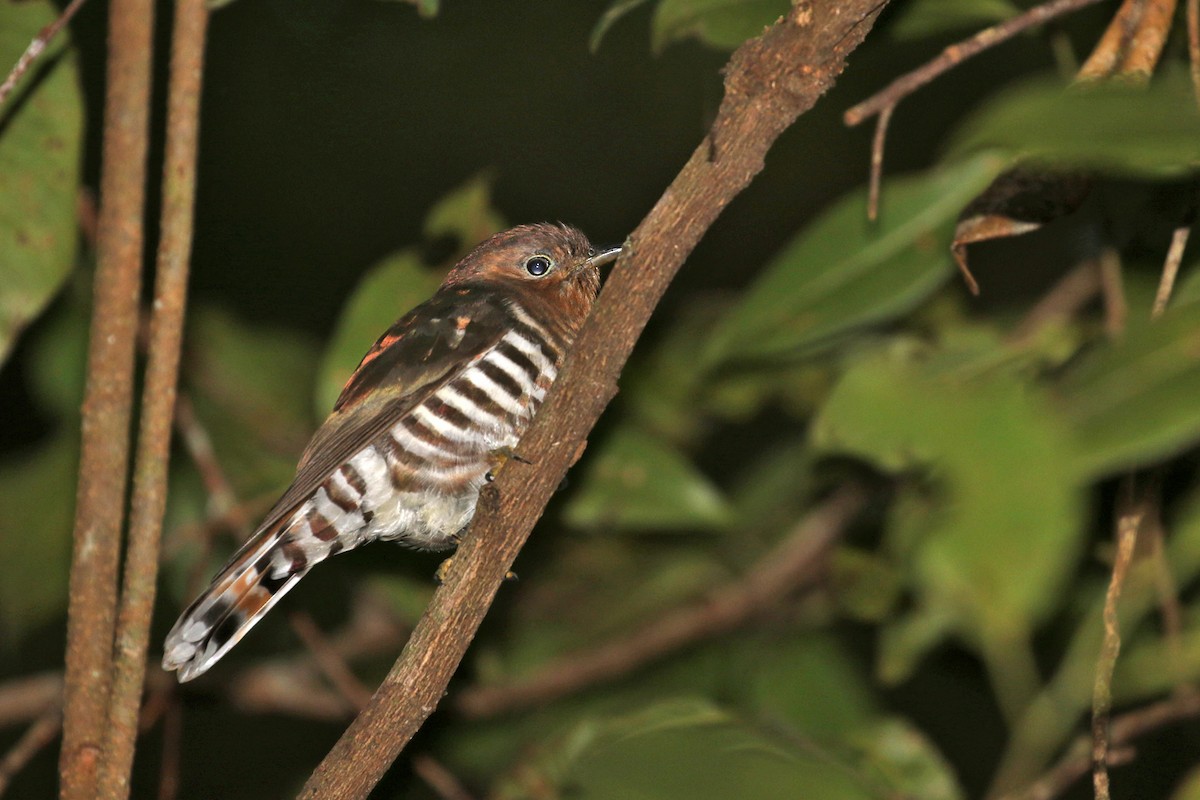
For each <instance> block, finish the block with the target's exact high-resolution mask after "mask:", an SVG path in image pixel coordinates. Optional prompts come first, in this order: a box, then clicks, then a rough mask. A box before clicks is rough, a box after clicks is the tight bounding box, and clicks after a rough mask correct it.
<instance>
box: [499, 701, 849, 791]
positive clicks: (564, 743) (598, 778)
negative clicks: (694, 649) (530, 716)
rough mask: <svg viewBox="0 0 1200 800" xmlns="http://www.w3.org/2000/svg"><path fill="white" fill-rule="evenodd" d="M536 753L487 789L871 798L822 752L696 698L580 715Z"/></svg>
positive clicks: (843, 767) (840, 766) (846, 772)
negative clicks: (513, 775)
mask: <svg viewBox="0 0 1200 800" xmlns="http://www.w3.org/2000/svg"><path fill="white" fill-rule="evenodd" d="M539 755H540V757H539V758H538V759H536V760H534V761H532V762H530V763H529V764H527V765H526V767H525V768H524V769H523V770H521V771H519V772H518V773H517V774H518V776H519V779H516V780H513V781H512V782H510V783H509V784H507V785H504V786H501V787H497V788H498V791H497V792H496V796H497V797H500V798H525V797H532V796H546V787H547V786H549V787H563V788H565V787H569V788H570V791H571V797H574V798H579V800H588V798H614V797H620V798H627V799H628V800H652V799H653V798H664V797H722V798H724V797H752V798H755V800H772V798H780V800H783V798H787V800H806V799H807V798H811V799H812V800H823V799H824V798H838V800H855V799H856V798H864V800H865V799H866V798H870V797H872V796H873V795H872V794H871V793H870V792H868V791H867V789H866V788H864V787H863V786H862V785H861V784H860V782H859V780H858V779H857V778H856V777H855V776H854V775H853V774H852V772H851V771H850V770H849V769H848V768H847V767H845V766H843V765H841V764H838V763H837V762H835V761H834V760H833V759H832V758H831V757H830V756H829V755H828V754H824V753H819V752H814V748H813V747H811V746H810V747H802V746H798V745H797V744H795V743H793V742H790V741H787V740H785V739H783V738H781V737H776V736H774V735H772V734H769V733H767V732H765V731H763V730H760V729H759V728H757V727H755V726H754V725H752V724H749V723H747V722H744V721H742V720H740V719H738V718H737V717H735V716H733V715H731V714H729V713H728V712H725V711H723V710H721V709H719V708H717V707H716V706H714V705H712V704H710V703H708V702H706V701H701V700H694V701H692V700H676V701H667V702H662V703H659V704H657V705H654V706H651V707H649V708H647V709H645V710H643V711H641V712H639V713H637V714H633V715H630V716H624V717H615V718H602V719H595V720H586V721H583V722H581V723H579V724H578V725H576V726H575V727H574V728H572V729H571V730H570V731H568V732H567V733H566V734H564V735H563V736H561V737H559V739H558V740H557V741H556V742H555V743H553V744H552V745H550V746H548V747H546V748H544V749H543V751H542V752H541V753H540V754H539ZM539 789H540V791H539ZM535 793H536V795H535Z"/></svg>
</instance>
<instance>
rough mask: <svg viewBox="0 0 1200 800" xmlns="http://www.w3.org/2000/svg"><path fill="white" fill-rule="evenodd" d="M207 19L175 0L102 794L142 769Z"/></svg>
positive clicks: (198, 1) (120, 790) (117, 791)
mask: <svg viewBox="0 0 1200 800" xmlns="http://www.w3.org/2000/svg"><path fill="white" fill-rule="evenodd" d="M207 23H208V9H207V7H206V6H205V4H204V0H179V2H177V3H176V5H175V21H174V30H173V32H172V37H171V70H170V78H169V83H168V88H167V142H166V153H165V156H164V160H163V207H162V226H161V229H162V236H161V239H160V241H159V247H158V262H157V267H156V270H155V275H156V277H155V287H154V307H153V312H152V316H151V319H150V337H149V341H150V346H149V358H148V361H147V365H146V377H145V388H144V394H143V398H142V410H141V425H140V430H139V432H138V452H137V464H136V468H135V471H134V477H133V499H132V503H131V506H130V522H129V544H128V552H127V553H126V557H125V580H124V586H123V587H122V589H123V590H122V594H121V609H120V613H119V615H118V618H117V630H116V646H115V648H114V650H115V657H114V672H113V684H112V695H111V699H110V701H109V713H108V727H107V730H106V736H105V740H104V751H103V754H102V760H101V764H100V774H99V778H98V783H97V786H98V792H97V796H98V797H100V798H102V799H103V800H123V798H127V797H128V796H129V776H130V772H131V771H132V769H133V753H134V748H135V746H136V741H137V734H138V717H139V709H140V708H141V700H142V688H143V684H144V683H145V678H146V653H147V651H148V649H149V640H150V617H151V615H152V614H153V611H154V594H155V585H156V583H157V578H158V557H159V544H160V541H161V538H162V523H163V514H164V513H165V511H166V505H167V464H168V461H169V458H170V446H171V419H172V416H173V414H174V411H175V384H176V379H177V377H178V375H179V351H180V346H181V344H182V341H183V317H184V309H185V307H186V305H187V277H188V260H189V258H190V255H191V250H192V216H193V213H192V212H193V208H194V205H195V196H196V150H197V139H198V133H199V117H200V86H201V74H202V72H203V70H202V66H203V63H204V34H205V28H206V26H207Z"/></svg>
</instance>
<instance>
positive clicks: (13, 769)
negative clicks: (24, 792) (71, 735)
mask: <svg viewBox="0 0 1200 800" xmlns="http://www.w3.org/2000/svg"><path fill="white" fill-rule="evenodd" d="M61 730H62V706H60V705H59V704H58V703H51V704H50V705H49V706H47V708H46V710H45V711H43V712H42V713H41V716H39V717H38V718H37V719H35V720H34V721H33V724H32V725H30V726H29V728H28V729H27V730H26V731H25V733H24V734H23V735H22V736H21V738H20V739H18V740H17V743H16V744H14V745H13V746H12V748H11V749H10V750H9V751H8V752H7V753H5V754H4V758H2V759H0V797H3V796H4V793H5V792H6V791H8V786H9V784H10V783H12V779H13V778H14V777H16V775H17V773H19V772H20V771H21V770H23V769H24V768H25V765H26V764H28V763H29V762H30V761H32V760H33V757H34V756H36V755H37V754H38V753H40V752H41V751H42V750H43V749H44V748H46V747H47V746H48V745H49V744H50V743H51V742H53V741H54V740H55V739H56V738H58V733H59V731H61Z"/></svg>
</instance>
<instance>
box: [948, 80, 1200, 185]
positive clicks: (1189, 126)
mask: <svg viewBox="0 0 1200 800" xmlns="http://www.w3.org/2000/svg"><path fill="white" fill-rule="evenodd" d="M997 148H999V149H1002V150H1004V151H1005V152H1007V153H1008V154H1009V156H1010V157H1011V158H1013V159H1016V158H1023V159H1030V160H1035V161H1038V162H1040V163H1043V164H1045V165H1047V166H1050V167H1054V168H1059V169H1062V168H1067V169H1076V168H1080V169H1083V168H1093V169H1098V170H1102V171H1106V172H1111V173H1115V174H1119V175H1133V176H1145V177H1154V178H1163V177H1172V176H1180V175H1186V174H1188V173H1190V172H1191V171H1192V170H1194V169H1195V167H1196V165H1197V162H1198V161H1200V111H1198V110H1197V108H1196V102H1195V98H1194V97H1193V94H1192V87H1191V84H1190V83H1189V81H1188V79H1187V76H1186V75H1185V74H1183V73H1182V72H1181V71H1169V72H1167V73H1166V74H1164V75H1161V76H1159V77H1157V78H1156V79H1155V81H1154V82H1153V83H1152V84H1150V86H1149V87H1146V88H1135V87H1131V86H1125V85H1122V84H1121V83H1120V82H1117V81H1113V82H1109V83H1105V84H1102V85H1098V86H1093V87H1088V88H1087V89H1079V88H1068V87H1066V86H1064V85H1063V82H1062V81H1061V80H1058V79H1049V78H1038V79H1035V80H1031V81H1025V82H1023V83H1020V84H1018V85H1017V86H1016V87H1014V88H1010V89H1005V90H1003V91H1001V92H1000V93H999V94H997V95H995V96H994V97H991V98H989V99H988V100H987V101H986V102H985V103H984V104H983V106H982V107H981V108H980V110H979V111H977V112H976V113H975V114H973V115H972V116H971V117H970V118H968V119H967V121H966V122H965V123H963V124H962V126H960V128H959V129H958V131H957V132H956V133H955V134H954V136H953V138H952V140H951V145H950V155H951V157H954V156H961V155H963V154H966V153H971V152H975V151H977V150H995V149H997Z"/></svg>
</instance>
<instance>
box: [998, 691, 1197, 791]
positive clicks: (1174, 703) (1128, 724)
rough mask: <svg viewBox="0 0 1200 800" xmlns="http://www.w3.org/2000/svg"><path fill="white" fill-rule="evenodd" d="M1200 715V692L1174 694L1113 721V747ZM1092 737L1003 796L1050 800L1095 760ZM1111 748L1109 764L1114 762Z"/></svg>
mask: <svg viewBox="0 0 1200 800" xmlns="http://www.w3.org/2000/svg"><path fill="white" fill-rule="evenodd" d="M1197 716H1200V693H1188V694H1181V695H1175V696H1172V697H1170V698H1168V699H1166V700H1162V701H1160V702H1158V703H1154V704H1153V705H1149V706H1146V707H1144V708H1139V709H1137V710H1136V711H1128V712H1126V713H1124V714H1122V715H1120V716H1118V717H1116V718H1114V719H1113V721H1112V730H1111V731H1110V733H1109V744H1110V746H1111V748H1112V750H1115V749H1117V748H1124V747H1126V746H1128V744H1129V743H1130V742H1132V741H1133V740H1134V739H1136V738H1137V737H1139V736H1142V735H1144V734H1146V733H1149V732H1150V731H1153V730H1157V729H1158V728H1162V727H1164V726H1166V725H1170V724H1171V723H1173V722H1178V721H1179V720H1183V719H1189V718H1191V717H1197ZM1091 745H1092V743H1091V737H1090V736H1081V737H1079V739H1077V740H1076V741H1075V742H1074V744H1072V745H1071V746H1070V747H1069V748H1067V754H1066V755H1065V756H1063V758H1062V760H1061V761H1059V762H1058V763H1057V764H1056V765H1054V767H1053V768H1052V769H1051V770H1050V771H1049V772H1047V773H1046V774H1045V775H1043V776H1042V777H1041V778H1038V780H1037V781H1035V782H1034V783H1033V784H1032V785H1030V786H1029V788H1027V789H1025V790H1024V791H1021V792H1017V793H1014V794H1009V795H1005V796H1004V798H1002V800H1051V798H1054V797H1057V796H1058V795H1060V794H1062V793H1063V792H1065V791H1066V790H1067V789H1069V788H1070V787H1071V784H1073V783H1074V782H1075V781H1077V780H1079V778H1081V777H1082V776H1083V775H1084V774H1085V773H1086V772H1087V771H1088V768H1089V767H1090V766H1091V764H1092V757H1091ZM1111 755H1113V753H1112V752H1111V751H1110V758H1109V764H1110V765H1111V764H1112V763H1113V759H1112V757H1111Z"/></svg>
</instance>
